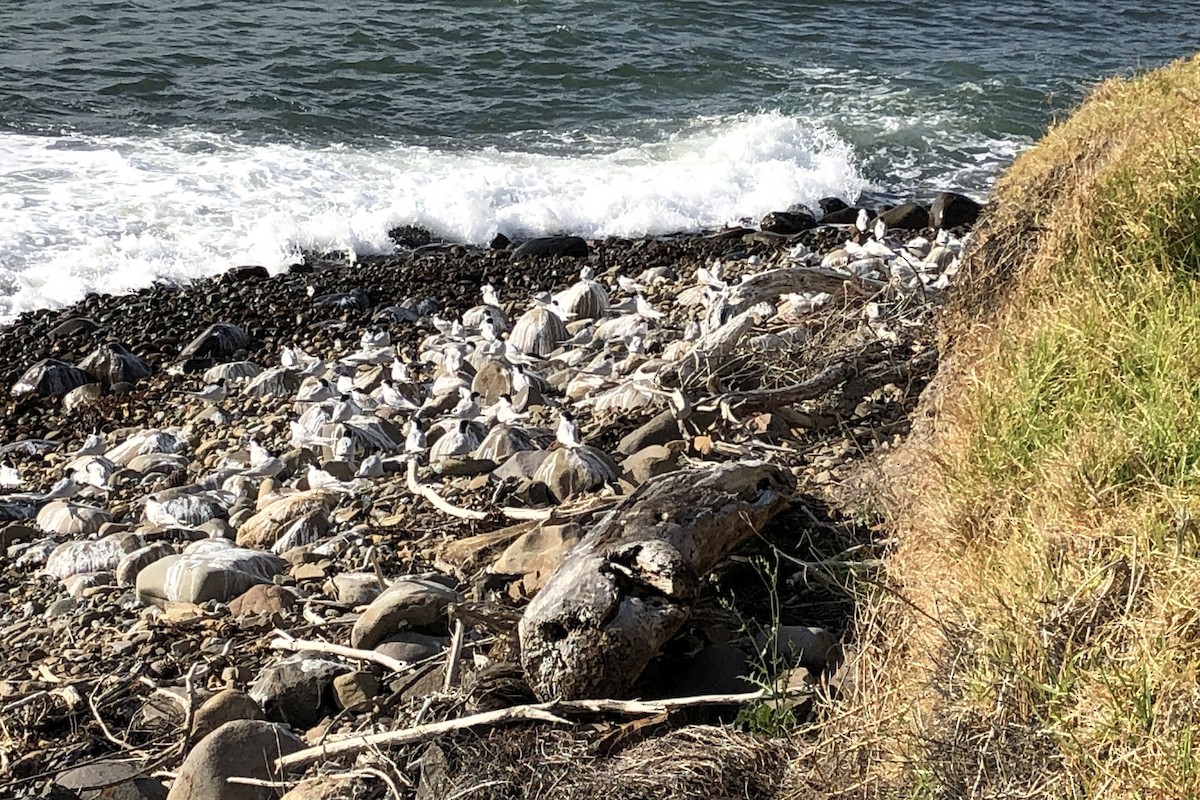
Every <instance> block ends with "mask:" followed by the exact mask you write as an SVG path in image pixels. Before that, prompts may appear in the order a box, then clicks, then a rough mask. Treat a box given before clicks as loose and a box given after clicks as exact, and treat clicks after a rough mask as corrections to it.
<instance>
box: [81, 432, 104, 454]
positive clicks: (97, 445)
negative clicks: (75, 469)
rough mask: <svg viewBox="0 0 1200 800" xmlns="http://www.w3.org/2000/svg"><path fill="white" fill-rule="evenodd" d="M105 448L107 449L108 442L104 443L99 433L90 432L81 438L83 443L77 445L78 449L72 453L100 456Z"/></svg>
mask: <svg viewBox="0 0 1200 800" xmlns="http://www.w3.org/2000/svg"><path fill="white" fill-rule="evenodd" d="M106 450H108V444H106V443H105V441H104V437H103V436H101V435H100V434H99V433H91V434H88V437H87V438H86V439H84V440H83V444H81V445H80V446H79V449H78V450H76V451H75V452H74V454H73V455H75V456H102V455H104V451H106Z"/></svg>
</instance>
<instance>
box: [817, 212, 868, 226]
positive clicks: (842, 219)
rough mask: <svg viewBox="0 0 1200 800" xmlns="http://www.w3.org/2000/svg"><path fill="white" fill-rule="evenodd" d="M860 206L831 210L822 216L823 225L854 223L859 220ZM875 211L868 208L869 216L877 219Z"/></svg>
mask: <svg viewBox="0 0 1200 800" xmlns="http://www.w3.org/2000/svg"><path fill="white" fill-rule="evenodd" d="M861 210H862V209H860V208H841V209H838V210H837V211H830V212H829V213H828V214H826V215H825V216H823V217H821V224H822V225H853V224H854V223H855V222H856V221H857V220H858V212H859V211H861ZM875 216H876V215H875V212H874V211H873V210H871V209H869V208H868V209H867V218H868V219H875Z"/></svg>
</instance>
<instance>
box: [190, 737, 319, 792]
mask: <svg viewBox="0 0 1200 800" xmlns="http://www.w3.org/2000/svg"><path fill="white" fill-rule="evenodd" d="M303 749H304V742H303V741H301V740H300V739H299V738H298V737H297V736H295V735H294V734H293V733H291V732H290V731H288V730H287V729H286V728H284V727H282V726H280V725H273V724H271V723H270V722H263V721H261V720H234V721H233V722H227V723H225V724H224V725H222V726H221V727H219V728H217V729H216V730H215V731H213V732H212V733H210V734H209V735H208V736H206V737H204V739H202V740H201V741H200V743H199V744H197V745H196V746H195V747H194V748H193V749H192V752H190V753H188V756H187V758H186V759H184V762H183V765H182V766H181V767H180V768H179V775H178V777H176V779H175V784H174V785H173V786H172V787H171V792H170V794H168V795H167V800H268V798H270V797H274V796H276V795H277V792H276V791H275V790H274V789H270V788H267V787H265V786H247V785H246V784H240V783H228V782H227V780H226V779H227V778H231V777H235V776H236V777H241V778H258V779H260V780H271V779H276V778H278V777H279V776H278V775H275V774H274V773H273V772H272V770H271V764H272V763H273V762H274V761H275V759H277V758H279V757H280V756H284V755H290V754H291V753H295V752H298V751H300V750H303Z"/></svg>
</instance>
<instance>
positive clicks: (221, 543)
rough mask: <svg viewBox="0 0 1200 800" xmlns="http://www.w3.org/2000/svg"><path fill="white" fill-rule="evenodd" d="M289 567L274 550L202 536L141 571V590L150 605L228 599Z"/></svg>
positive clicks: (145, 601)
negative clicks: (264, 550)
mask: <svg viewBox="0 0 1200 800" xmlns="http://www.w3.org/2000/svg"><path fill="white" fill-rule="evenodd" d="M286 568H287V562H286V561H284V560H283V559H282V558H280V557H279V556H276V555H273V554H271V553H263V552H260V551H256V550H246V549H244V548H240V547H236V546H235V545H234V544H233V543H232V542H229V541H228V540H225V539H201V540H200V541H197V542H192V543H191V544H189V545H188V546H187V548H185V549H184V551H183V553H181V554H180V555H177V556H167V557H166V558H161V559H159V560H158V561H155V562H154V563H153V564H151V565H150V566H148V567H146V568H145V569H143V570H142V571H141V572H140V573H138V576H137V583H136V585H137V594H138V598H139V599H141V601H142V602H143V603H146V604H147V605H159V606H161V605H164V604H165V603H167V602H180V603H196V604H199V603H205V602H208V601H209V600H216V601H218V602H222V603H224V602H228V601H229V600H232V599H233V598H235V597H237V596H238V595H240V594H242V593H243V592H245V591H246V590H247V589H249V588H250V587H251V586H254V585H256V584H260V583H271V579H272V578H273V577H274V576H275V575H278V574H280V573H281V572H283V571H284V570H285V569H286Z"/></svg>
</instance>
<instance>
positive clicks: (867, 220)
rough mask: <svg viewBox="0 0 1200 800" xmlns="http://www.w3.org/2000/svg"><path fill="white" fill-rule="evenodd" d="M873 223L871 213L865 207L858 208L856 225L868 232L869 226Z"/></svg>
mask: <svg viewBox="0 0 1200 800" xmlns="http://www.w3.org/2000/svg"><path fill="white" fill-rule="evenodd" d="M870 224H871V215H870V214H868V213H867V210H866V209H865V208H860V209H859V210H858V216H857V217H856V218H855V220H854V227H855V228H858V229H859V230H860V231H862V232H863V233H866V232H867V226H868V225H870Z"/></svg>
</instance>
